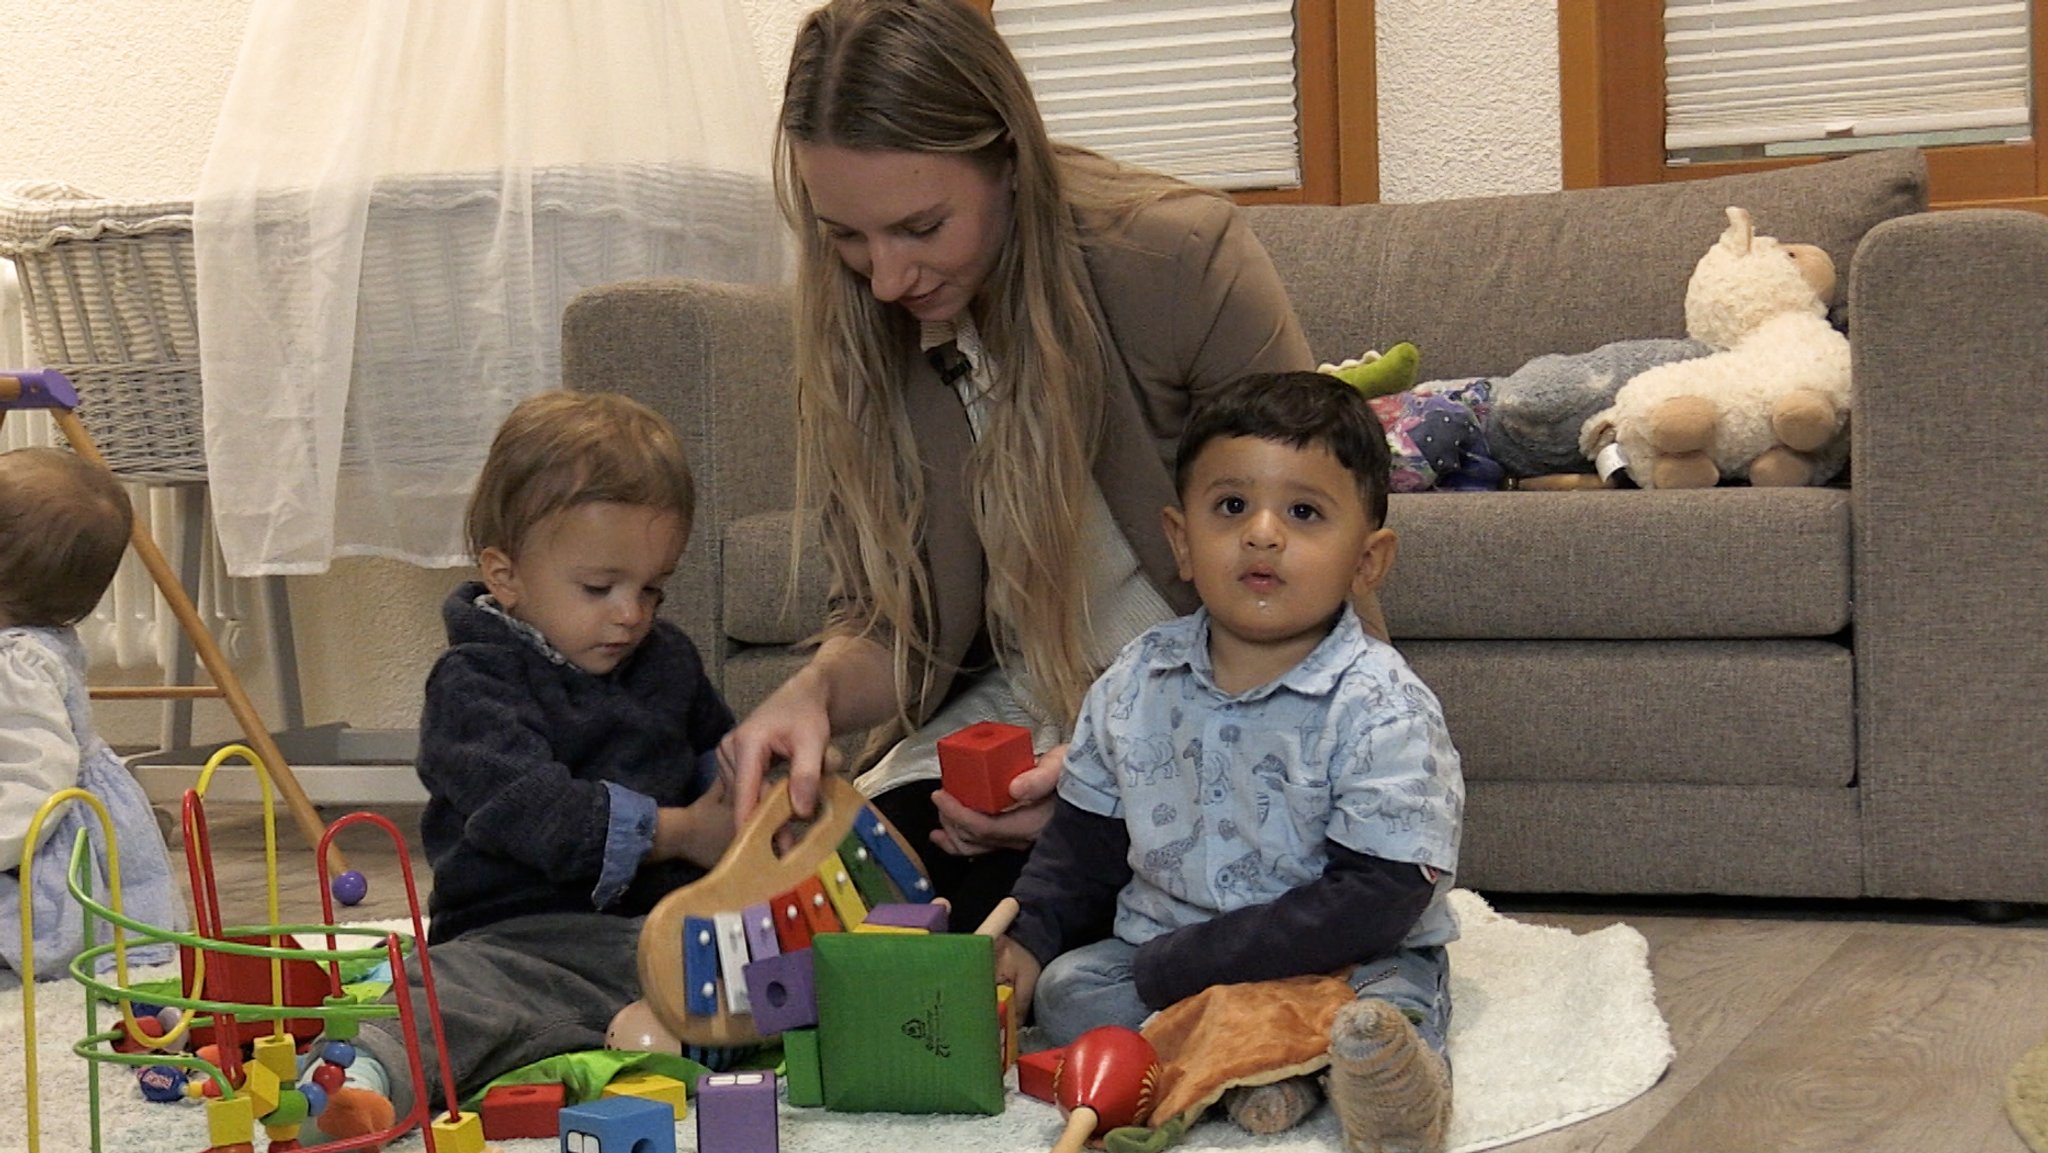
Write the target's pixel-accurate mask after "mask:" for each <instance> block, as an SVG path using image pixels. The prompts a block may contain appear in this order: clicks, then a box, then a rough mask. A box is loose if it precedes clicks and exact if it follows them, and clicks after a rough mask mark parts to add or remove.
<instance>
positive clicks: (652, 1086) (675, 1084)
mask: <svg viewBox="0 0 2048 1153" xmlns="http://www.w3.org/2000/svg"><path fill="white" fill-rule="evenodd" d="M598 1096H600V1097H642V1098H645V1099H647V1100H649V1101H660V1102H663V1103H665V1104H667V1105H668V1107H669V1108H671V1109H674V1110H675V1111H676V1120H678V1121H681V1120H682V1119H683V1118H685V1117H688V1116H689V1115H690V1087H689V1086H688V1085H685V1084H683V1083H682V1082H681V1081H678V1080H676V1079H675V1078H674V1077H665V1076H663V1075H661V1074H660V1073H627V1074H624V1075H622V1076H618V1077H614V1078H612V1079H611V1080H610V1081H607V1082H605V1086H604V1088H603V1089H601V1090H599V1092H598Z"/></svg>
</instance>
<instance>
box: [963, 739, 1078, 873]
mask: <svg viewBox="0 0 2048 1153" xmlns="http://www.w3.org/2000/svg"><path fill="white" fill-rule="evenodd" d="M1066 763H1067V746H1065V745H1055V746H1053V747H1052V748H1050V749H1047V750H1046V751H1045V752H1043V753H1041V754H1039V757H1038V763H1037V764H1036V765H1033V766H1032V767H1031V768H1028V769H1026V770H1024V771H1023V772H1021V773H1019V774H1017V777H1016V779H1015V780H1012V781H1011V782H1010V800H1011V801H1012V802H1014V803H1013V804H1011V806H1010V807H1009V808H1007V809H1004V810H1003V811H1002V812H1000V813H996V814H993V815H991V814H988V813H982V812H976V811H975V810H973V809H970V808H968V807H967V806H966V805H963V804H961V803H960V802H959V801H957V800H955V799H954V798H953V795H952V794H951V793H948V792H945V791H944V790H940V791H939V792H936V793H933V794H932V807H933V808H935V809H937V810H938V813H939V827H938V828H936V829H933V830H932V844H934V845H937V846H938V847H939V848H941V849H943V850H945V851H946V852H948V853H951V854H953V855H954V856H956V857H974V856H979V855H980V854H982V853H990V852H994V851H995V850H997V849H1018V850H1029V849H1030V848H1031V846H1032V845H1033V844H1034V843H1036V842H1037V840H1038V834H1039V833H1040V832H1041V831H1042V830H1044V828H1045V823H1046V822H1047V821H1050V820H1051V819H1052V801H1053V792H1054V790H1055V789H1057V788H1058V787H1059V783H1060V769H1061V768H1062V767H1063V766H1065V764H1066Z"/></svg>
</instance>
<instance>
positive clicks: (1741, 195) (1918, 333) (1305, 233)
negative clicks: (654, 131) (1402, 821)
mask: <svg viewBox="0 0 2048 1153" xmlns="http://www.w3.org/2000/svg"><path fill="white" fill-rule="evenodd" d="M1924 201H1925V168H1924V164H1923V162H1922V160H1921V158H1920V157H1919V156H1918V155H1917V154H1915V153H1912V152H1889V153H1876V154H1869V155H1864V156H1858V157H1852V158H1847V159H1842V160H1836V161H1830V162H1828V163H1826V164H1821V165H1814V166H1809V167H1804V168H1798V169H1792V170H1785V171H1779V172H1774V173H1765V174H1754V175H1742V176H1734V177H1722V178H1717V179H1714V180H1708V181H1696V182H1689V183H1680V184H1668V185H1662V186H1656V187H1638V188H1618V189H1599V190H1586V191H1570V192H1562V193H1552V194H1542V195H1527V196H1515V197H1503V198H1488V199H1480V200H1469V201H1447V202H1439V203H1429V204H1415V205H1359V206H1350V207H1342V208H1333V207H1301V206H1287V207H1274V206H1268V207H1259V208H1254V209H1250V210H1249V212H1250V215H1251V220H1252V222H1253V225H1254V227H1255V229H1256V230H1257V232H1258V233H1259V235H1260V236H1261V237H1262V239H1263V240H1264V241H1265V242H1266V244H1267V246H1268V248H1269V249H1270V250H1271V252H1272V254H1273V257H1274V260H1275V261H1276V262H1277V264H1278V266H1279V269H1280V272H1281V275H1282V277H1283V278H1284V279H1285V281H1286V283H1287V285H1288V288H1289V292H1290V295H1291V296H1292V298H1293V300H1294V303H1295V306H1296V308H1297V310H1298V312H1299V314H1300V316H1301V320H1302V323H1303V325H1304V327H1305V328H1306V330H1307V333H1308V336H1309V340H1310V343H1311V346H1312V347H1313V348H1314V350H1315V352H1316V354H1317V355H1318V356H1319V357H1321V358H1323V359H1327V360H1336V359H1341V358H1343V357H1345V356H1349V355H1355V354H1356V353H1358V352H1360V351H1362V350H1364V349H1368V348H1378V347H1384V346H1386V345H1388V344H1391V343H1393V342H1394V341H1397V340H1411V341H1414V342H1415V343H1416V344H1418V345H1419V346H1420V347H1421V348H1422V350H1423V361H1424V376H1426V377H1431V378H1452V377H1462V376H1475V375H1497V374H1502V373H1505V372H1507V371H1509V370H1512V369H1514V368H1515V367H1517V366H1518V365H1520V364H1522V363H1524V362H1525V361H1527V360H1529V359H1530V358H1532V357H1534V356H1536V355H1538V354H1541V353H1546V352H1576V351H1584V350H1587V349H1591V348H1593V347H1596V346H1597V345H1599V344H1602V343H1605V342H1608V341H1612V340H1618V339H1624V338H1635V337H1651V336H1677V335H1682V334H1683V329H1684V314H1683V298H1684V290H1685V283H1686V280H1687V277H1688V276H1689V275H1690V272H1691V269H1692V266H1693V264H1694V262H1695V261H1696V260H1697V259H1698V258H1699V256H1700V254H1701V253H1703V252H1705V251H1706V249H1707V247H1708V246H1709V245H1710V244H1712V243H1713V241H1714V239H1715V237H1716V236H1717V235H1718V234H1719V232H1720V230H1721V228H1722V227H1723V224H1724V222H1725V218H1724V213H1723V210H1724V209H1725V208H1726V207H1727V206H1729V205H1740V206H1742V207H1745V208H1748V209H1749V210H1750V211H1751V212H1752V213H1753V214H1754V216H1755V218H1756V221H1757V226H1758V230H1759V231H1760V232H1763V233H1766V234H1769V235H1772V236H1777V237H1779V238H1781V239H1785V240H1805V241H1811V242H1814V243H1818V244H1821V245H1822V246H1823V247H1825V248H1827V249H1828V250H1829V251H1830V252H1831V254H1832V255H1833V256H1834V258H1835V261H1836V264H1837V266H1838V268H1840V269H1843V270H1845V271H1846V276H1845V278H1844V279H1845V283H1846V298H1847V313H1846V316H1847V323H1848V328H1849V334H1850V340H1851V344H1852V346H1853V349H1854V365H1855V370H1854V371H1855V389H1856V399H1855V407H1854V412H1853V417H1852V420H1853V459H1852V464H1851V472H1850V479H1849V480H1848V481H1847V482H1846V483H1840V484H1837V485H1835V486H1831V487H1826V488H1807V489H1776V490H1772V489H1751V488H1746V487H1725V486H1724V487H1721V488H1716V489H1708V490H1693V491H1657V492H1647V491H1636V490H1615V491H1596V492H1528V491H1505V492H1490V493H1418V494H1412V495H1397V496H1396V497H1395V498H1394V502H1393V507H1392V511H1391V513H1390V516H1389V523H1390V524H1391V525H1392V526H1393V527H1394V528H1396V529H1397V530H1398V531H1399V533H1400V536H1401V541H1402V550H1401V554H1400V559H1399V561H1398V563H1397V565H1396V568H1395V573H1394V577H1393V579H1392V581H1391V583H1390V585H1389V587H1388V588H1387V590H1386V594H1385V607H1386V612H1387V616H1388V619H1389V620H1390V622H1391V625H1392V628H1393V631H1394V634H1395V640H1396V642H1397V643H1398V644H1399V645H1400V646H1401V648H1402V649H1403V650H1404V651H1405V652H1406V653H1407V654H1408V656H1409V658H1410V659H1411V661H1412V662H1413V663H1414V665H1415V667H1416V668H1417V669H1418V670H1419V671H1420V672H1421V673H1422V674H1423V675H1424V676H1425V677H1427V678H1428V679H1429V681H1430V682H1431V683H1432V684H1433V685H1434V686H1435V688H1436V690H1437V692H1438V693H1439V695H1440V696H1441V697H1442V699H1443V701H1444V704H1445V707H1446V709H1447V711H1448V715H1449V720H1450V723H1451V726H1452V731H1453V734H1454V736H1455V737H1456V739H1457V741H1458V744H1459V746H1460V748H1461V749H1462V751H1463V754H1464V764H1465V775H1466V780H1467V784H1468V788H1469V808H1468V813H1469V820H1468V824H1467V832H1466V838H1465V852H1464V866H1463V868H1462V869H1461V881H1462V882H1463V883H1464V884H1466V885H1469V886H1471V887H1475V888H1480V889H1489V890H1496V891H1510V892H1525V893H1530V892H1535V893H1550V892H1574V893H1617V894H1679V893H1715V894H1741V895H1764V896H1800V897H1861V896H1871V897H1896V898H1939V899H1951V900H1965V901H1996V902H2037V901H2044V900H2048V835H2043V834H2042V833H2041V832H2040V831H2039V830H2040V829H2041V819H2042V815H2043V813H2044V811H2048V611H2044V609H2043V607H2042V606H2041V604H2040V603H2039V602H2040V600H2041V599H2042V593H2043V592H2044V591H2048V537H2044V534H2043V532H2042V519H2043V517H2042V508H2043V504H2044V500H2043V498H2044V496H2048V480H2044V465H2048V447H2044V446H2048V416H2044V413H2048V405H2044V402H2043V395H2044V393H2048V218H2043V217H2040V216H2036V215H2033V214H2028V213H2021V212H2012V211H1993V210H1971V211H1961V212H1940V213H1929V212H1925V211H1923V205H1924ZM788 326H789V320H788V312H787V305H786V302H785V300H784V297H783V295H782V294H781V293H779V292H777V291H775V290H762V289H754V288H737V287H732V286H722V285H711V284H701V283H680V282H644V283H633V284H626V285H620V286H615V287H610V288H604V289H598V290H594V291H592V292H590V293H587V294H585V295H584V296H581V297H579V298H577V299H576V300H575V301H574V302H573V303H572V304H571V306H570V307H569V309H568V311H567V314H566V317H565V320H564V339H563V364H564V373H565V377H566V383H567V384H568V385H569V386H570V387H576V388H604V389H616V390H620V391H624V392H627V393H630V394H633V395H636V396H639V397H640V398H642V399H644V400H646V401H649V402H650V403H652V404H653V405H655V406H656V407H657V408H659V409H660V410H661V411H663V412H665V413H667V414H668V415H669V416H670V417H671V418H672V419H673V420H674V421H675V422H676V424H677V425H678V427H679V428H680V429H681V431H682V433H683V436H684V438H685V440H686V442H687V446H688V449H689V451H690V453H691V454H692V459H693V462H694V464H695V467H696V470H697V473H698V477H699V482H700V485H701V490H700V502H701V503H700V508H699V514H698V521H697V525H696V530H695V533H694V536H693V538H692V541H691V543H690V546H689V550H688V552H687V553H686V555H685V558H684V563H683V567H682V569H681V571H680V572H679V573H678V574H677V576H676V579H675V582H674V584H673V586H672V587H671V590H670V591H671V595H670V600H669V606H670V607H669V609H668V610H667V611H669V612H671V613H672V614H673V616H674V617H675V619H676V620H678V621H679V622H680V623H681V624H682V625H683V626H684V627H685V628H686V629H688V630H689V631H690V633H691V634H692V635H693V636H694V637H695V638H696V639H697V641H698V642H699V644H700V645H701V646H702V647H703V648H704V649H705V651H706V654H707V656H708V658H709V661H710V664H711V669H712V673H713V675H714V676H715V678H716V679H717V680H718V682H719V683H720V684H721V685H722V686H723V688H724V690H725V692H726V693H727V695H728V696H729V698H730V699H731V701H732V704H733V706H734V707H735V708H736V709H738V710H740V711H742V712H744V711H745V710H746V709H747V708H749V707H750V706H751V705H752V704H754V703H755V702H756V701H758V700H759V699H760V698H761V697H762V696H763V695H764V694H765V693H766V692H768V691H769V690H770V689H772V688H773V687H774V686H775V685H776V684H778V683H780V681H781V679H782V678H783V677H784V676H786V675H788V673H789V672H790V671H791V670H792V669H793V668H795V667H796V665H797V664H798V663H800V661H801V660H802V659H803V658H802V657H801V656H800V655H797V654H794V653H792V652H791V651H790V650H789V648H788V646H789V644H790V643H791V642H793V641H796V640H798V639H799V638H801V637H802V636H803V635H805V633H806V632H807V631H808V630H809V628H810V627H811V626H812V625H813V624H814V623H815V622H816V620H817V619H818V614H819V611H820V608H821V604H822V596H823V587H824V574H823V572H822V571H820V570H819V567H818V565H817V564H816V563H815V561H814V554H810V556H809V557H807V559H808V560H810V561H811V563H807V564H806V566H805V567H804V569H803V570H802V572H801V573H800V574H799V577H798V587H797V588H796V589H795V590H794V591H791V590H790V588H789V584H788V576H789V571H788V570H789V564H788V556H789V544H790V540H791V527H790V526H791V519H792V514H791V513H790V506H791V503H792V498H791V461H792V459H793V456H792V454H793V451H794V449H793V445H794V427H793V422H794V417H793V406H792V400H791V381H790V375H789V368H788V364H789V349H790V333H789V330H788Z"/></svg>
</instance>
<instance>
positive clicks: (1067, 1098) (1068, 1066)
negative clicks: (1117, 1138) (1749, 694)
mask: <svg viewBox="0 0 2048 1153" xmlns="http://www.w3.org/2000/svg"><path fill="white" fill-rule="evenodd" d="M1158 1081H1159V1054H1158V1052H1157V1051H1155V1050H1154V1049H1153V1048H1152V1042H1150V1041H1147V1040H1146V1039H1145V1036H1144V1034H1142V1033H1140V1032H1138V1031H1137V1030H1136V1029H1129V1028H1125V1027H1124V1026H1122V1025H1102V1026H1099V1027H1097V1028H1094V1029H1090V1030H1088V1031H1087V1032H1086V1033H1083V1034H1081V1035H1080V1036H1079V1037H1076V1038H1074V1043H1073V1044H1071V1045H1069V1046H1067V1052H1066V1056H1064V1057H1062V1058H1061V1059H1060V1063H1059V1064H1058V1065H1057V1066H1055V1067H1054V1069H1053V1073H1052V1095H1053V1100H1054V1101H1055V1102H1056V1103H1057V1104H1058V1105H1059V1107H1060V1112H1062V1113H1065V1114H1066V1115H1067V1129H1066V1132H1064V1133H1062V1134H1060V1139H1059V1142H1058V1143H1057V1144H1055V1145H1054V1146H1053V1147H1052V1153H1075V1151H1076V1150H1078V1149H1080V1148H1081V1147H1082V1146H1083V1145H1085V1144H1087V1143H1088V1142H1089V1141H1090V1140H1092V1139H1094V1138H1097V1137H1100V1136H1102V1135H1103V1134H1104V1133H1107V1132H1109V1131H1110V1130H1111V1129H1115V1128H1118V1127H1120V1126H1123V1125H1136V1124H1139V1123H1141V1122H1143V1121H1144V1120H1145V1118H1146V1116H1148V1115H1149V1114H1150V1113H1151V1112H1152V1090H1153V1088H1154V1086H1156V1085H1157V1084H1158Z"/></svg>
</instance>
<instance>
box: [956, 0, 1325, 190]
mask: <svg viewBox="0 0 2048 1153" xmlns="http://www.w3.org/2000/svg"><path fill="white" fill-rule="evenodd" d="M995 20H996V27H997V29H998V30H999V31H1001V32H1002V34H1003V37H1004V39H1006V40H1007V41H1008V42H1009V44H1010V49H1011V51H1012V52H1014V53H1015V54H1016V56H1017V60H1018V62H1019V63H1020V64H1022V65H1023V67H1024V73H1025V75H1026V76H1027V77H1028V78H1029V79H1030V81H1031V88H1032V91H1033V93H1034V94H1035V95H1036V97H1037V99H1038V105H1039V110H1040V111H1041V112H1042V113H1043V114H1044V116H1045V122H1046V129H1047V131H1049V132H1050V133H1051V134H1052V136H1053V138H1054V139H1056V140H1064V141H1066V142H1068V143H1071V144H1079V145H1083V146H1085V147H1088V148H1093V149H1095V150H1096V151H1098V152H1102V153H1105V154H1107V155H1110V156H1114V157H1116V158H1117V159H1119V160H1123V161H1126V162H1128V163H1131V164H1138V165H1142V166H1144V167H1147V168H1152V169H1156V170H1158V171H1161V172H1166V173H1170V174H1172V175H1174V176H1178V177H1181V178H1182V179H1185V180H1190V181H1193V182H1195V183H1198V184H1206V185H1209V186H1211V187H1214V188H1223V189H1245V188H1287V187H1293V186H1296V185H1298V184H1300V183H1301V141H1300V131H1299V127H1298V123H1297V120H1296V112H1295V59H1294V5H1293V2H1292V0H1229V2H1205V3H1193V4H1191V3H1188V2H1187V0H998V2H997V3H996V5H995Z"/></svg>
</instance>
